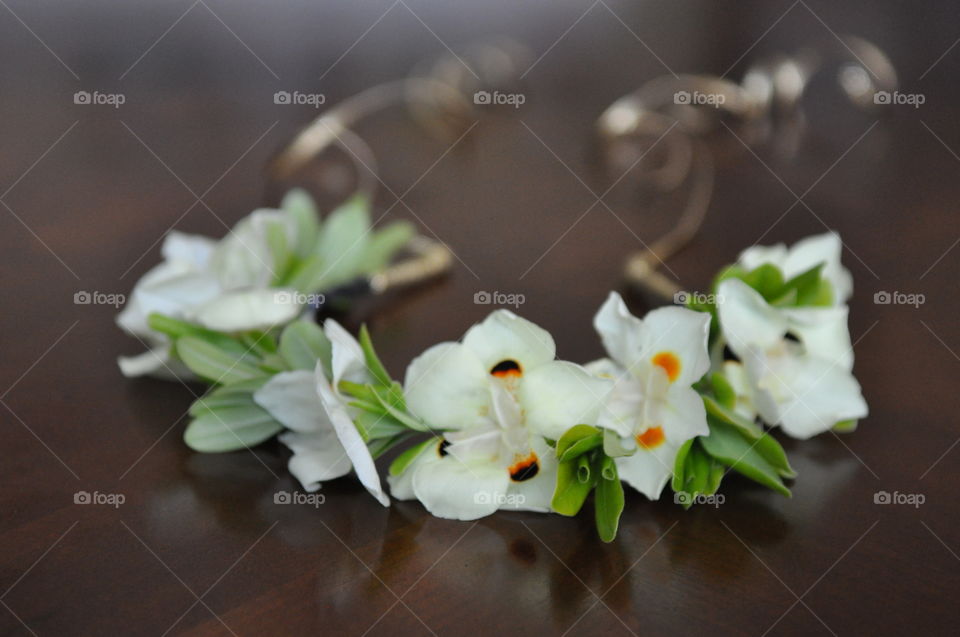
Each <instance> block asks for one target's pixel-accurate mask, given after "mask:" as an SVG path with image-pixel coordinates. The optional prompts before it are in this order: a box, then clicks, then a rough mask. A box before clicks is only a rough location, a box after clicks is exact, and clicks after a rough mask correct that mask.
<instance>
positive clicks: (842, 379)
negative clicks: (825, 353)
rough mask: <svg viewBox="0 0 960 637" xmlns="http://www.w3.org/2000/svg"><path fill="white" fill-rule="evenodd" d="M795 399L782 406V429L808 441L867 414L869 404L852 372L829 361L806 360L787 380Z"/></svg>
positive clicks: (797, 365)
mask: <svg viewBox="0 0 960 637" xmlns="http://www.w3.org/2000/svg"><path fill="white" fill-rule="evenodd" d="M785 380H786V383H787V385H788V386H789V387H790V389H791V399H790V400H789V401H787V402H785V403H784V404H783V405H782V406H781V413H780V420H781V422H780V426H781V427H782V428H783V430H784V432H786V433H787V434H788V435H790V436H793V437H794V438H800V439H801V440H805V439H807V438H810V437H811V436H815V435H817V434H819V433H823V432H825V431H827V430H828V429H830V428H831V427H833V426H834V425H835V424H837V423H838V422H841V421H844V420H858V419H860V418H864V417H866V415H867V412H868V410H867V403H866V402H865V401H864V399H863V395H862V394H861V393H860V385H859V383H857V381H856V379H855V378H854V377H853V375H852V374H851V373H849V372H848V371H846V370H844V369H842V368H841V367H839V366H837V365H833V364H832V363H830V362H829V361H825V360H821V359H816V358H804V359H801V360H798V361H796V366H795V367H794V369H793V370H792V373H791V374H790V375H789V378H787V379H785Z"/></svg>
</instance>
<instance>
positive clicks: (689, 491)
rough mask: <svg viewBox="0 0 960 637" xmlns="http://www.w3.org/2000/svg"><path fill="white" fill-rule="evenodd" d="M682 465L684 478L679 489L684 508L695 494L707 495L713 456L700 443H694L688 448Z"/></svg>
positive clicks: (692, 501)
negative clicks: (682, 484) (682, 485)
mask: <svg viewBox="0 0 960 637" xmlns="http://www.w3.org/2000/svg"><path fill="white" fill-rule="evenodd" d="M684 465H685V466H684V476H685V479H684V487H683V489H681V494H682V495H683V496H684V497H683V499H682V502H681V504H683V507H684V508H685V509H689V508H690V507H691V506H692V505H693V503H694V499H695V498H696V497H697V495H699V494H704V495H707V493H706V492H707V483H708V482H709V481H710V471H711V469H712V467H713V458H711V457H710V456H709V455H708V454H707V453H706V452H705V451H704V450H703V448H702V447H701V446H700V445H694V446H693V447H691V448H690V453H688V454H687V457H686V460H685V462H684Z"/></svg>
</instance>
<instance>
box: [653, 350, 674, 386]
mask: <svg viewBox="0 0 960 637" xmlns="http://www.w3.org/2000/svg"><path fill="white" fill-rule="evenodd" d="M650 360H651V362H652V363H653V364H654V365H656V366H657V367H659V368H661V369H662V370H663V371H665V372H667V378H669V379H670V382H671V383H672V382H673V381H675V380H677V377H678V376H679V375H680V359H679V358H677V355H676V354H674V353H673V352H660V353H659V354H656V355H654V357H653V358H652V359H650Z"/></svg>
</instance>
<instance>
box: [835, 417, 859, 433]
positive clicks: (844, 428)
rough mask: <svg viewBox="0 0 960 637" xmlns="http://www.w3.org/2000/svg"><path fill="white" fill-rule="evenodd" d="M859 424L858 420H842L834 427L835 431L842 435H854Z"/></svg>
mask: <svg viewBox="0 0 960 637" xmlns="http://www.w3.org/2000/svg"><path fill="white" fill-rule="evenodd" d="M857 424H859V421H856V420H842V421H840V422H838V423H837V424H835V425H834V426H833V430H834V431H836V432H837V433H841V434H848V433H853V432H854V431H856V430H857Z"/></svg>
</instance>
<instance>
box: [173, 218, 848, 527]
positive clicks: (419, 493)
mask: <svg viewBox="0 0 960 637" xmlns="http://www.w3.org/2000/svg"><path fill="white" fill-rule="evenodd" d="M251 223H253V221H251ZM177 241H179V239H177ZM174 243H176V241H175V242H174ZM840 249H841V244H840V240H839V238H838V237H837V236H836V235H835V234H827V235H823V236H819V237H811V238H809V239H806V240H804V241H802V242H800V243H798V244H797V245H796V246H794V247H792V248H790V249H787V248H786V247H784V246H776V247H773V248H760V247H754V248H750V249H748V250H746V251H745V252H743V254H741V256H740V259H739V262H738V263H737V264H736V265H734V266H731V268H728V269H727V270H726V271H724V273H722V274H721V276H720V277H718V281H717V283H716V284H715V286H714V293H713V295H712V297H713V298H715V303H713V304H711V305H710V306H706V307H697V306H696V305H695V304H694V305H693V306H692V307H693V308H694V309H688V308H683V307H665V308H660V309H655V310H653V311H651V312H649V313H648V314H647V315H646V316H645V317H644V318H642V319H641V318H638V317H636V316H633V315H632V314H631V313H630V312H629V310H628V309H627V306H626V304H625V303H624V301H623V299H622V298H621V297H620V295H619V294H617V293H615V292H611V293H610V294H609V296H608V298H607V300H606V301H605V302H604V304H603V305H602V307H601V308H600V310H599V311H598V312H597V314H596V316H595V318H594V327H595V328H596V331H597V333H598V334H599V337H600V340H601V342H602V344H603V346H604V349H605V350H606V353H607V357H605V358H602V359H600V360H597V361H594V362H591V363H588V364H587V365H578V364H575V363H572V362H567V361H561V360H557V359H556V345H555V343H554V340H553V337H552V336H551V335H550V334H549V333H548V332H547V331H546V330H544V329H543V328H541V327H539V326H537V325H535V324H533V323H531V322H530V321H527V320H526V319H523V318H521V317H519V316H517V315H515V314H514V313H512V312H510V311H508V310H496V311H494V312H493V313H491V314H490V315H489V316H488V317H487V318H486V319H485V320H483V321H482V322H481V323H478V324H477V325H474V326H473V327H471V328H470V329H469V330H468V331H467V332H466V334H465V335H464V336H463V338H462V339H461V340H460V341H458V342H445V343H440V344H438V345H435V346H433V347H431V348H429V349H428V350H426V351H425V352H424V353H423V354H421V355H420V356H418V357H417V358H415V359H414V360H413V361H412V362H411V363H410V365H409V366H408V368H407V370H406V374H405V377H404V380H403V384H402V385H401V384H400V383H397V382H395V381H393V380H392V379H391V378H390V377H389V374H388V373H387V372H386V370H385V369H384V368H383V365H382V364H381V363H380V361H379V359H378V358H377V356H376V354H375V352H374V351H373V347H372V344H371V343H370V341H369V335H368V334H367V333H366V332H365V331H361V336H360V340H359V341H358V340H357V339H355V338H354V337H353V336H351V335H350V334H349V333H348V332H347V331H346V330H345V329H344V328H343V327H342V326H340V325H339V324H338V323H337V322H335V321H334V320H332V319H330V320H327V321H326V322H325V324H324V326H323V329H322V330H321V329H320V328H319V327H318V326H317V325H316V324H314V323H311V322H300V323H295V324H293V325H291V326H289V327H288V329H286V330H284V331H283V333H282V334H280V335H279V337H278V341H277V343H276V346H275V347H270V348H267V349H266V350H264V351H265V352H266V353H265V354H264V355H263V359H262V360H260V361H259V362H258V361H253V362H251V361H250V359H249V356H246V354H247V353H242V354H237V353H231V352H232V351H233V350H232V349H231V348H230V347H229V345H230V344H229V343H227V344H226V345H224V344H223V342H222V339H221V340H215V341H212V342H210V343H206V344H204V343H203V342H200V341H199V339H198V337H196V336H193V335H191V336H189V337H187V338H184V339H183V340H182V342H178V343H175V345H176V347H175V349H176V350H177V351H180V352H181V354H182V355H183V356H182V358H183V361H184V362H185V363H186V364H187V365H188V366H189V367H190V368H191V369H192V370H193V371H194V372H196V373H197V374H198V375H200V376H202V377H207V378H210V377H211V376H214V375H215V374H216V372H217V370H216V369H212V368H211V367H210V365H211V364H212V363H211V361H214V362H216V361H219V360H220V359H223V362H222V365H224V366H226V365H227V364H228V363H231V361H232V365H231V368H233V367H235V366H236V365H238V364H239V365H241V367H242V369H243V373H242V374H240V375H239V376H237V375H236V374H234V376H235V377H236V378H237V379H238V382H237V384H236V385H231V384H230V382H225V383H224V382H222V386H221V387H219V388H218V389H215V390H214V391H213V392H212V393H211V394H209V395H208V400H209V401H210V403H211V404H205V402H204V399H201V400H200V401H198V405H196V407H197V409H196V411H193V410H192V411H191V413H192V414H194V415H195V416H196V417H197V418H196V421H195V422H194V423H192V424H191V427H190V428H188V431H187V434H186V436H185V437H186V440H187V442H188V444H191V446H193V447H194V448H197V449H201V450H204V451H216V450H227V449H232V448H239V447H240V446H246V445H247V444H248V443H250V442H253V443H254V444H255V443H256V442H259V441H260V440H263V439H266V438H267V437H269V436H271V435H273V434H274V433H276V432H277V431H279V430H282V429H286V432H285V433H283V434H282V435H281V436H280V440H281V441H282V442H283V443H284V444H286V445H287V446H288V447H289V448H290V449H291V451H292V452H293V455H292V457H291V459H290V464H289V467H290V471H291V473H292V474H293V475H294V476H295V477H296V478H297V479H298V480H299V481H300V482H301V483H302V484H303V486H304V488H305V489H306V490H307V491H316V490H317V489H319V488H320V485H321V483H322V482H323V481H326V480H330V479H333V478H337V477H340V476H343V475H345V474H347V473H349V472H350V471H354V472H355V473H356V475H357V476H358V478H359V479H360V482H361V483H362V484H363V485H364V487H366V489H367V490H368V491H369V492H370V493H371V494H372V495H373V496H374V497H375V498H376V499H377V500H378V501H379V502H380V503H381V504H383V505H384V506H389V503H390V498H389V497H388V496H387V494H386V493H385V490H384V486H383V484H382V482H381V476H380V475H379V474H378V472H377V467H376V465H375V463H374V460H375V458H377V457H379V456H380V455H381V454H382V453H384V452H385V451H386V450H387V449H390V448H392V447H394V446H396V445H401V444H404V443H408V446H407V448H406V449H405V450H404V451H403V452H402V453H401V454H400V455H399V456H398V457H397V458H396V460H394V462H393V463H392V464H391V466H390V472H389V476H388V478H387V482H388V484H389V490H390V494H391V495H392V496H393V497H394V498H397V499H399V500H411V499H416V500H419V501H420V502H421V503H422V504H423V506H424V507H425V508H426V509H427V510H428V511H430V512H431V513H432V514H433V515H436V516H438V517H443V518H451V519H458V520H472V519H477V518H480V517H483V516H486V515H489V514H491V513H493V512H494V511H496V510H498V509H510V510H526V511H541V512H549V511H556V512H559V513H563V514H565V515H573V514H575V513H576V512H577V511H579V509H580V507H581V506H582V505H583V502H584V500H585V499H586V497H587V495H588V494H589V493H590V492H591V491H593V492H594V493H595V498H594V501H595V504H594V506H595V507H596V509H597V520H598V530H600V533H601V537H603V538H604V539H606V540H609V539H612V537H613V535H614V534H615V533H616V525H617V521H618V519H619V516H620V512H621V510H622V508H623V490H622V486H621V481H622V482H625V483H627V484H628V485H629V486H631V487H633V488H634V489H636V490H637V491H639V492H640V493H642V494H643V495H645V496H646V497H647V498H650V499H657V498H659V497H660V494H661V492H662V490H663V488H664V486H665V485H666V484H667V483H668V482H670V481H671V477H672V478H673V488H674V490H675V491H678V492H682V493H683V495H684V498H685V499H684V500H683V502H685V503H688V502H692V501H693V500H694V499H695V498H694V496H696V495H697V494H700V495H711V494H713V493H715V492H716V489H717V487H718V486H719V484H720V480H721V479H722V476H723V475H724V474H725V473H726V470H727V468H730V469H733V470H736V471H738V472H740V473H742V474H743V475H746V476H747V477H750V478H753V479H754V480H756V481H758V482H760V483H761V484H764V485H766V486H768V487H770V488H773V489H775V490H777V491H779V492H781V493H789V491H788V490H787V489H786V487H785V486H784V485H783V483H782V479H783V478H792V477H794V476H795V475H796V474H795V473H794V472H793V470H792V468H791V467H790V466H789V463H788V462H787V460H786V455H785V454H784V453H783V450H782V448H781V447H780V446H779V444H778V443H777V442H776V441H775V440H774V439H773V438H772V437H771V436H770V435H769V434H768V433H766V432H765V431H764V429H763V427H762V426H761V424H765V425H767V426H769V427H777V426H779V427H780V428H782V429H783V431H784V432H786V433H787V434H788V435H790V436H793V437H797V438H809V437H810V436H813V435H815V434H818V433H821V432H825V431H827V430H830V429H831V428H834V427H838V426H843V425H846V426H847V427H849V426H850V425H849V423H850V421H855V420H857V419H859V418H863V417H864V416H866V414H867V407H866V403H865V402H864V400H863V397H862V396H861V393H860V387H859V385H858V384H857V382H856V380H855V379H854V378H853V375H852V373H851V370H852V366H853V355H852V348H851V345H850V336H849V333H848V331H847V307H846V306H845V305H844V302H845V301H846V299H847V298H849V296H850V293H851V288H852V285H851V277H850V274H849V273H848V272H847V271H846V270H845V269H844V268H843V267H842V266H841V265H840ZM247 265H250V264H249V262H247ZM171 267H172V266H171ZM250 276H253V275H252V274H251V275H250ZM245 281H246V279H245ZM698 310H699V311H698ZM195 312H196V311H195ZM193 316H195V317H203V316H206V314H205V311H199V312H196V313H195V314H194V315H193ZM201 322H202V323H203V324H205V325H209V321H207V320H206V319H201ZM226 331H227V332H236V329H235V326H231V329H229V330H226ZM198 348H199V349H198ZM210 348H213V350H211V349H210ZM216 348H223V349H221V350H217V349H216ZM197 351H199V352H210V351H214V352H216V351H219V352H220V353H219V354H218V355H216V356H196V355H194V354H192V352H197ZM218 392H219V393H218ZM227 394H229V398H230V400H228V401H225V404H228V405H229V406H230V407H229V408H228V409H236V405H237V404H238V401H239V402H240V403H242V402H243V400H247V401H248V404H246V407H245V411H244V412H243V414H244V416H245V417H247V419H248V421H249V422H253V423H254V424H255V427H253V428H251V427H249V426H248V427H247V428H246V429H243V430H241V428H240V427H239V426H237V427H234V425H233V424H231V423H230V422H227V420H229V414H231V413H232V412H229V411H220V412H217V407H216V405H217V404H219V398H220V397H225V396H227ZM244 396H246V399H245V398H243V397H244ZM211 414H213V415H214V416H216V418H215V419H214V418H210V415H211ZM218 414H219V415H218ZM758 420H759V421H760V422H759V423H758V422H757V421H758ZM217 421H219V422H217ZM248 424H249V423H248ZM238 432H240V433H239V434H238ZM416 435H419V437H420V438H421V440H420V441H419V442H418V443H417V444H415V445H412V446H409V441H410V439H411V438H412V437H413V436H416ZM231 436H232V438H233V439H236V440H235V441H234V440H233V439H231ZM237 443H239V444H237ZM754 448H756V451H754ZM688 487H689V488H690V492H688V491H687V488H688Z"/></svg>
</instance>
